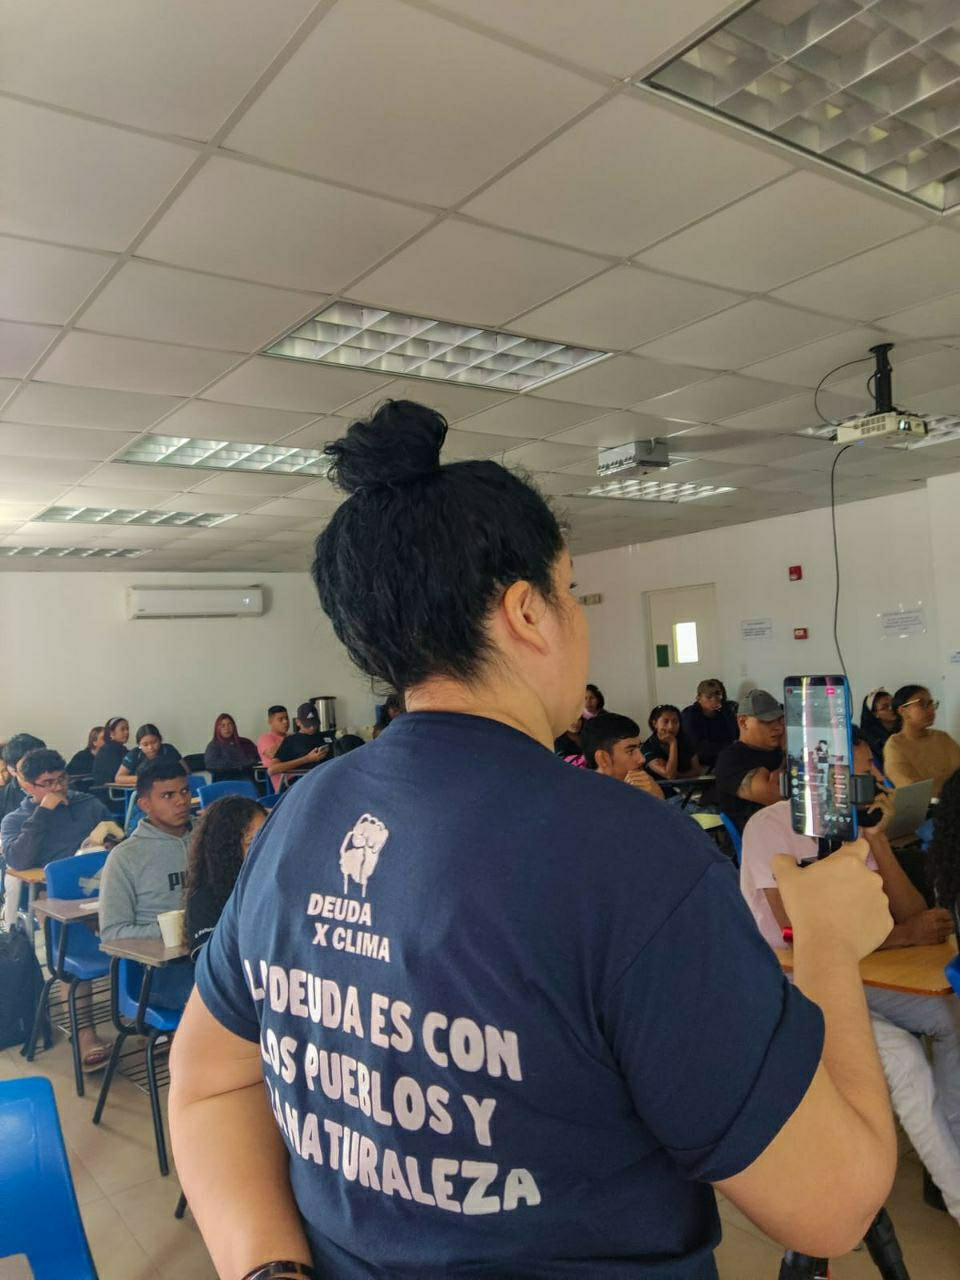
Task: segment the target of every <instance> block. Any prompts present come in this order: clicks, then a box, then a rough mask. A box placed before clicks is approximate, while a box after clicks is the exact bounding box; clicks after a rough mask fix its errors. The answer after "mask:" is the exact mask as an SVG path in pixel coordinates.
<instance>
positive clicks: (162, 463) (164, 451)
mask: <svg viewBox="0 0 960 1280" xmlns="http://www.w3.org/2000/svg"><path fill="white" fill-rule="evenodd" d="M114 461H116V462H135V463H136V464H137V465H138V466H146V467H198V468H200V469H201V470H210V471H265V472H269V473H270V474H271V475H283V476H295V475H299V476H325V475H326V474H327V471H328V469H329V467H330V459H329V458H328V457H326V456H325V455H324V454H323V453H319V452H318V451H317V450H316V449H287V448H284V447H283V445H279V444H237V443H235V442H233V441H224V440H191V439H189V438H188V437H186V436H144V438H143V439H142V440H137V441H136V442H135V443H134V444H132V445H130V447H129V448H128V449H125V450H124V451H123V453H121V454H120V456H119V457H118V458H115V459H114Z"/></svg>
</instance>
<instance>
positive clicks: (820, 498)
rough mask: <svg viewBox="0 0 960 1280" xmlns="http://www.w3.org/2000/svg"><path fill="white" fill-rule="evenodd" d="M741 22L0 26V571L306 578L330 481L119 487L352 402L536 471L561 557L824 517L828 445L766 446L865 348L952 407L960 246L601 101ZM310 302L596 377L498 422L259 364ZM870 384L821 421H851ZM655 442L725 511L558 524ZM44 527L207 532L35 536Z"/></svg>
mask: <svg viewBox="0 0 960 1280" xmlns="http://www.w3.org/2000/svg"><path fill="white" fill-rule="evenodd" d="M736 7H737V6H736V5H730V4H724V3H720V0H669V3H668V2H667V0H662V2H661V3H655V4H635V5H624V4H623V3H622V0H592V2H591V3H590V4H585V3H583V0H524V3H523V4H517V3H516V2H515V0H336V2H335V3H334V2H331V0H323V2H322V3H319V4H318V3H314V2H313V0H272V3H271V4H269V5H264V4H262V3H261V2H260V0H140V3H138V4H136V5H117V4H116V3H114V2H113V0H84V3H83V4H79V5H78V4H76V3H72V2H71V0H0V47H2V48H3V50H4V58H3V60H2V64H0V131H2V133H3V136H4V138H5V139H7V140H8V141H7V145H6V146H5V148H4V166H5V172H4V178H3V198H2V200H0V545H8V546H9V545H20V544H23V545H28V546H42V545H68V544H79V545H84V546H115V547H119V546H129V547H137V548H143V549H144V550H145V554H144V555H143V557H142V558H140V559H139V560H138V561H136V564H137V566H138V568H140V567H142V568H157V569H196V570H211V569H217V568H222V569H233V568H236V569H242V570H252V571H254V570H263V571H266V570H293V569H301V568H302V567H303V566H304V565H305V563H306V562H307V558H308V555H309V548H310V543H311V540H312V538H313V537H314V536H315V534H316V532H317V530H318V529H320V528H321V527H322V526H323V523H324V521H325V520H326V519H327V518H329V515H330V513H331V512H332V511H333V510H334V509H335V506H336V502H337V495H336V494H335V492H334V491H333V490H332V489H331V487H330V486H329V485H328V484H327V483H326V482H325V481H317V480H316V479H312V480H307V479H305V478H303V477H300V478H293V477H287V476H270V475H254V474H250V473H244V474H238V473H236V472H209V471H196V470H173V469H152V468H148V467H137V466H129V465H126V464H123V463H117V462H115V461H114V459H115V458H116V457H117V455H118V454H119V453H120V452H121V451H122V450H123V449H124V448H125V447H126V446H127V445H128V444H129V443H130V442H131V441H132V440H134V439H136V438H137V437H138V436H139V435H140V434H142V433H145V432H151V431H155V432H158V433H160V434H166V435H174V434H176V435H195V436H202V437H208V438H214V439H223V440H237V441H245V442H256V441H263V442H275V441H283V442H285V443H288V444H291V445H297V446H305V447H322V445H323V444H324V443H325V442H326V441H327V440H329V439H331V438H333V437H335V436H336V435H338V434H340V433H341V432H342V430H343V429H344V427H345V426H346V425H347V424H348V423H349V421H350V420H352V419H354V418H356V417H358V416H361V415H364V414H366V413H369V412H370V411H371V409H372V408H373V407H374V406H375V405H376V404H377V402H378V401H379V400H381V399H382V398H384V397H385V396H407V397H410V398H415V399H421V400H424V401H426V402H428V403H430V404H433V405H435V406H436V407H438V408H440V409H442V410H443V411H444V412H445V413H446V414H447V415H448V417H449V419H450V422H451V424H452V429H451V432H450V436H449V443H448V446H447V456H448V457H449V458H451V459H454V458H471V457H496V458H498V459H501V460H503V461H505V462H506V463H507V464H508V465H510V464H515V465H517V466H522V467H524V468H525V469H527V470H528V471H531V472H532V473H533V474H534V475H535V476H536V478H537V479H538V481H539V483H540V485H541V487H542V489H543V490H544V492H546V493H548V494H550V495H551V496H552V497H556V498H557V500H558V504H559V505H560V506H561V507H562V508H563V509H564V510H565V511H566V512H567V514H568V516H569V519H570V522H571V526H572V531H573V532H572V542H573V547H574V550H578V551H583V550H593V549H598V548H602V547H608V546H614V545H618V544H622V543H625V542H631V541H647V540H651V539H655V538H661V537H665V536H668V535H672V534H675V533H680V532H687V531H693V530H701V529H710V528H714V527H717V526H720V525H725V524H732V523H739V522H742V521H744V520H750V519H758V518H762V517H766V516H773V515H777V514H779V513H782V512H790V511H799V510H803V509H806V508H811V507H818V506H823V505H824V504H825V502H826V501H827V500H828V492H829V480H828V471H829V467H830V463H831V461H832V459H833V456H834V450H833V448H832V447H830V446H825V445H824V444H823V443H822V442H821V441H814V440H810V439H808V438H806V437H801V436H799V435H798V434H797V433H798V432H800V431H802V429H803V428H804V427H808V426H811V425H814V424H815V423H816V421H817V419H816V415H815V413H814V409H813V402H812V388H813V387H815V386H816V384H817V382H819V380H820V378H821V377H822V376H823V374H825V373H826V372H827V371H828V370H829V369H831V368H832V367H833V366H835V365H838V364H840V363H842V362H843V361H845V360H851V359H854V358H856V357H858V356H861V355H865V354H866V349H867V347H868V346H869V345H870V344H871V343H873V342H877V341H882V340H889V341H894V342H896V343H897V350H896V351H895V353H894V362H895V370H896V380H895V391H896V390H897V389H898V388H899V391H900V397H899V398H900V399H901V400H902V401H906V399H907V397H909V401H910V404H911V405H915V406H916V407H918V408H921V409H924V410H927V411H930V412H941V413H942V412H949V411H951V410H953V411H955V412H960V350H958V348H960V220H958V219H957V218H956V217H954V218H950V217H939V216H938V215H936V214H935V213H933V212H932V211H930V210H927V209H924V208H921V207H919V206H917V205H914V204H912V203H910V202H909V201H906V200H901V199H899V198H898V197H896V196H894V195H892V194H886V193H882V192H879V191H877V190H875V189H873V188H870V187H867V186H865V185H861V184H859V183H857V182H856V180H855V179H852V178H850V177H846V176H843V175H841V174H839V173H838V172H836V171H834V170H830V169H825V168H824V169H822V168H820V167H818V166H817V165H816V164H815V163H814V162H812V161H808V160H806V159H805V158H803V157H801V156H799V155H796V154H794V153H792V152H790V151H787V150H784V149H781V148H778V147H776V146H773V145H771V144H768V143H766V142H763V141H761V140H759V139H758V138H756V137H754V136H752V135H750V134H748V133H745V132H741V131H739V130H738V129H736V128H735V127H734V126H732V125H729V124H725V123H722V122H718V121H714V120H710V119H707V118H706V117H705V116H702V115H700V114H698V113H696V112H694V111H691V110H688V109H685V108H682V107H680V106H677V105H673V104H669V103H667V102H665V101H663V100H662V99H659V98H657V97H655V96H653V95H651V94H650V93H649V92H647V91H645V90H642V89H639V88H637V87H635V86H634V85H633V84H631V83H630V81H631V80H636V79H637V78H638V77H640V76H642V75H643V74H646V72H648V71H649V70H650V69H651V68H652V67H654V66H655V65H657V63H658V62H659V61H661V60H662V59H663V58H664V57H665V56H666V55H667V54H668V53H670V52H671V51H674V50H676V49H677V48H679V47H682V46H683V45H684V44H686V43H688V42H689V41H690V40H691V38H692V37H694V36H695V35H696V34H698V33H699V32H700V31H702V30H705V29H706V28H708V27H709V26H711V25H713V24H714V23H715V22H716V21H717V20H719V19H720V18H722V17H724V16H725V15H726V14H727V13H729V12H730V11H732V9H734V8H736ZM11 140H12V145H11ZM336 297H343V298H348V299H350V300H353V301H357V302H361V303H369V304H375V305H380V306H383V307H389V308H393V309H396V310H400V311H409V312H413V313H421V314H426V315H431V316H436V317H437V318H440V319H445V320H450V321H459V322H464V323H476V324H482V325H488V326H494V327H505V328H508V329H511V330H513V331H515V332H519V333H523V334H529V335H531V336H535V337H540V338H551V339H557V340H563V341H567V342H570V343H574V344H584V345H589V346H598V347H602V348H604V349H607V350H610V351H611V352H613V353H615V354H614V355H613V358H611V359H609V360H607V361H605V362H603V363H601V364H599V365H596V366H594V367H592V368H590V369H587V370H584V371H583V372H582V373H578V374H574V375H572V376H570V377H567V378H564V379H561V380H559V381H557V382H554V383H552V384H550V385H549V386H546V387H544V388H543V390H542V391H538V392H533V393H528V394H526V395H522V396H517V395H507V394H503V393H500V392H496V391H489V390H484V389H480V388H473V387H466V386H445V385H440V384H433V383H428V382H424V381H421V380H416V379H402V378H393V377H387V376H384V375H379V374H370V373H364V372H360V371H354V370H350V369H344V368H335V367H330V366H323V365H317V366H313V365H305V364H304V365H298V364H294V363H291V362H287V361H278V360H273V359H270V358H268V357H263V356H261V355H260V354H259V352H261V351H262V350H263V349H264V348H265V347H266V346H268V345H269V344H270V343H271V342H273V341H275V340H276V339H277V338H279V337H281V336H282V335H283V334H284V333H286V332H287V331H288V330H289V329H291V328H293V327H294V326H296V325H297V324H298V323H300V322H301V321H303V320H304V319H306V318H307V317H309V316H310V315H312V314H313V313H314V312H315V311H317V310H318V309H319V308H320V307H321V306H322V305H323V304H324V303H325V302H327V301H328V300H330V299H333V298H336ZM869 372H870V369H869V366H867V365H863V366H861V367H859V368H856V369H853V370H846V371H844V372H843V373H842V374H838V375H837V377H836V379H834V380H833V382H832V383H831V385H830V388H829V390H828V391H827V392H826V393H824V394H823V395H822V401H821V403H822V407H823V408H824V410H825V411H826V412H827V413H829V414H831V415H836V416H843V415H846V414H849V413H853V412H857V411H858V410H860V409H863V408H866V407H867V406H868V403H869V402H868V399H867V397H866V393H865V382H866V378H867V375H868V373H869ZM651 436H664V437H668V438H669V440H670V447H671V453H672V454H674V455H675V456H676V457H677V458H678V459H682V461H680V462H678V464H677V466H676V470H675V471H674V473H673V475H674V476H675V477H676V478H678V479H679V478H680V477H681V476H682V477H683V478H685V479H690V480H698V481H704V482H706V483H718V484H719V483H722V484H724V485H731V486H734V487H735V488H736V492H735V493H733V494H725V495H720V496H718V497H716V498H711V499H707V500H703V501H700V502H695V503H689V504H685V505H681V506H677V505H668V504H653V503H638V502H627V501H610V500H607V501H600V500H595V499H593V500H586V499H582V498H568V497H567V495H569V494H571V493H572V492H574V491H576V490H577V489H583V488H585V487H586V486H587V484H589V482H590V478H591V475H592V473H593V472H594V470H595V465H594V464H595V450H596V448H597V446H601V445H613V444H619V443H625V442H627V441H630V440H633V439H645V438H649V437H651ZM949 470H960V446H950V445H945V446H943V447H937V448H935V449H930V450H922V451H919V452H913V453H908V454H903V453H899V454H896V453H891V452H890V451H884V450H870V451H864V452H859V451H858V452H856V453H855V454H853V455H847V457H846V458H845V459H844V461H843V463H842V464H841V466H840V470H839V478H838V495H839V497H840V498H841V500H848V499H852V498H863V497H869V496H874V495H877V496H879V495H883V494H887V493H892V492H897V491H900V490H904V489H908V488H912V487H916V486H918V485H921V484H922V483H923V482H924V479H925V478H926V477H927V476H928V475H931V474H935V473H936V472H938V471H949ZM51 503H61V504H65V505H75V506H104V505H109V506H117V507H131V506H132V507H136V508H140V507H143V506H145V505H152V506H157V507H162V508H164V509H167V510H182V511H193V512H199V511H219V512H224V511H235V512H238V513H240V514H239V516H238V518H237V519H235V520H231V521H229V522H228V523H227V524H225V525H223V526H221V527H218V528H214V529H210V530H194V531H192V532H188V531H186V530H183V529H180V530H178V529H176V528H171V529H167V528H162V529H156V528H117V527H107V526H102V525H100V526H97V525H94V526H80V525H77V526H72V527H70V528H68V529H64V528H63V527H62V526H61V527H58V526H51V525H46V524H42V523H39V522H37V521H36V519H35V517H36V516H37V515H38V514H39V512H40V511H42V509H43V508H44V507H45V506H47V505H49V504H51ZM0 566H2V567H3V568H4V569H8V570H12V569H24V568H30V569H31V570H33V569H37V570H40V569H51V568H53V569H58V570H59V569H65V568H69V567H75V568H78V569H84V570H86V571H92V570H97V571H101V572H102V571H106V570H108V569H125V568H127V569H128V568H129V563H127V564H125V563H124V562H123V561H114V562H110V561H107V562H103V561H99V562H98V561H92V562H75V561H63V560H49V561H30V560H22V559H6V560H4V559H2V558H0Z"/></svg>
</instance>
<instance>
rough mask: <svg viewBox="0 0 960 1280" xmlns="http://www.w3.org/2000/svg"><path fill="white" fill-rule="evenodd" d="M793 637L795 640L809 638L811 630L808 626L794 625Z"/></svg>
mask: <svg viewBox="0 0 960 1280" xmlns="http://www.w3.org/2000/svg"><path fill="white" fill-rule="evenodd" d="M793 638H794V640H809V639H810V632H809V631H808V630H807V628H806V627H794V628H793Z"/></svg>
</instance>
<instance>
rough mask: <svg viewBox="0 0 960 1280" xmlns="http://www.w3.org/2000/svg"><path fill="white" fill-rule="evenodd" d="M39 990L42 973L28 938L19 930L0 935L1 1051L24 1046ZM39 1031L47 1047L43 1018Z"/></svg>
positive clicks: (45, 1023) (48, 1026)
mask: <svg viewBox="0 0 960 1280" xmlns="http://www.w3.org/2000/svg"><path fill="white" fill-rule="evenodd" d="M42 990H43V973H42V972H41V969H40V963H39V961H38V960H37V957H36V955H35V954H34V950H33V947H32V946H31V945H30V940H29V938H28V937H27V935H26V934H25V933H24V931H23V930H22V929H21V928H19V927H17V928H14V929H11V930H10V932H9V933H0V1049H8V1048H10V1047H11V1046H12V1045H22V1046H25V1045H26V1043H27V1041H28V1040H29V1038H30V1033H31V1031H32V1030H33V1019H34V1016H35V1014H36V1011H37V1001H38V1000H39V998H40V992H41V991H42ZM41 1030H42V1033H43V1039H44V1042H45V1043H48V1042H49V1038H50V1025H49V1020H48V1018H47V1017H46V1015H44V1026H43V1027H42V1028H41ZM22 1051H23V1050H21V1052H22Z"/></svg>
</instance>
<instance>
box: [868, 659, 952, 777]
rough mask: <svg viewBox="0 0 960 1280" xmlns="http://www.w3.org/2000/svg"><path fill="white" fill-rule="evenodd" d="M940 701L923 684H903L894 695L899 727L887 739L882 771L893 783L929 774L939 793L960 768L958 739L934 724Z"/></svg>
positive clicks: (894, 706) (894, 707)
mask: <svg viewBox="0 0 960 1280" xmlns="http://www.w3.org/2000/svg"><path fill="white" fill-rule="evenodd" d="M939 705H940V704H939V703H938V702H936V701H935V700H934V699H933V698H931V696H930V690H929V689H927V688H926V687H925V686H924V685H922V684H906V685H904V686H903V688H902V689H898V690H897V692H896V693H895V694H894V695H893V709H894V711H895V712H896V713H897V715H898V716H899V717H900V724H901V727H900V730H899V732H898V733H893V734H891V735H890V737H889V738H888V739H887V742H886V746H885V747H884V749H883V771H884V773H885V774H886V775H887V777H888V778H889V779H890V781H891V782H892V783H893V785H894V786H895V787H906V786H909V784H910V783H911V782H924V781H926V779H927V778H932V779H933V794H934V795H935V796H939V794H940V789H941V788H942V786H943V784H944V783H945V782H946V780H947V779H948V778H949V777H950V775H951V774H952V773H955V772H956V771H957V769H960V743H958V742H956V741H955V740H954V739H953V738H951V737H950V735H949V733H944V732H943V731H942V730H941V729H934V728H933V722H934V721H935V720H936V718H937V707H938V706H939Z"/></svg>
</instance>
